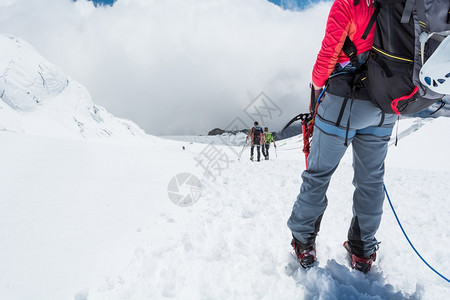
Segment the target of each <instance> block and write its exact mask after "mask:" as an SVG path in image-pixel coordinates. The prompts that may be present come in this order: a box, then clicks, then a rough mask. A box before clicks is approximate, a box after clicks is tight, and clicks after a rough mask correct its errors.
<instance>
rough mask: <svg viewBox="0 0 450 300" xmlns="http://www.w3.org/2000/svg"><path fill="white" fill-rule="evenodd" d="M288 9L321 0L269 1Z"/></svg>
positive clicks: (106, 1)
mask: <svg viewBox="0 0 450 300" xmlns="http://www.w3.org/2000/svg"><path fill="white" fill-rule="evenodd" d="M91 1H92V2H94V3H95V4H103V5H113V3H114V2H116V1H117V0H91ZM267 1H269V2H272V3H274V4H276V5H278V6H281V7H283V8H286V9H302V8H305V7H307V6H309V5H310V4H311V3H315V2H319V1H320V0H267Z"/></svg>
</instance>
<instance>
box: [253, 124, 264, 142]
mask: <svg viewBox="0 0 450 300" xmlns="http://www.w3.org/2000/svg"><path fill="white" fill-rule="evenodd" d="M263 132H264V131H263V129H262V127H260V126H255V127H253V144H254V145H259V144H260V143H261V134H262V133H263Z"/></svg>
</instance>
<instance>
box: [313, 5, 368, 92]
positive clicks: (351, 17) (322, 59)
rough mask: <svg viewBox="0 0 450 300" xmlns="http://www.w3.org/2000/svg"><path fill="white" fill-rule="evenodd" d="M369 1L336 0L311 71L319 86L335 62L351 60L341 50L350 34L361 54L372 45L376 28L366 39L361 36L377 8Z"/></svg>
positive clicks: (331, 70) (314, 81)
mask: <svg viewBox="0 0 450 300" xmlns="http://www.w3.org/2000/svg"><path fill="white" fill-rule="evenodd" d="M367 1H369V3H372V0H360V1H359V4H358V5H356V6H355V5H354V3H353V0H335V1H334V3H333V5H332V6H331V10H330V14H329V15H328V21H327V27H326V30H325V37H324V39H323V41H322V48H321V49H320V51H319V54H318V55H317V60H316V63H315V65H314V69H313V72H312V81H313V83H314V84H315V85H316V86H318V87H321V86H324V85H325V81H326V80H327V79H328V77H329V76H330V74H331V73H332V72H333V70H334V67H335V65H336V63H343V62H347V61H349V60H350V59H349V58H348V56H347V55H345V54H344V52H342V51H341V50H342V46H343V44H344V42H345V38H346V37H347V35H348V36H349V37H350V39H351V40H352V41H353V43H354V44H355V46H356V49H358V54H360V53H363V52H366V51H368V50H370V48H371V47H372V42H373V35H374V28H372V30H371V31H370V34H369V35H368V36H367V39H365V40H361V36H362V35H363V33H364V31H365V30H366V27H367V24H368V23H369V20H370V17H371V16H372V14H373V11H374V8H373V5H372V4H371V5H370V7H369V6H368V5H367ZM373 27H375V26H373Z"/></svg>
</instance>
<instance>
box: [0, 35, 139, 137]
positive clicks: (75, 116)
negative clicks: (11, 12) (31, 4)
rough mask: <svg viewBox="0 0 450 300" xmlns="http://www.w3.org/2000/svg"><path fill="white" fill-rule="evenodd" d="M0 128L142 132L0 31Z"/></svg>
mask: <svg viewBox="0 0 450 300" xmlns="http://www.w3.org/2000/svg"><path fill="white" fill-rule="evenodd" d="M0 97H1V98H0V130H4V131H14V132H23V133H29V134H36V135H45V136H48V135H50V136H60V137H66V138H80V137H82V138H99V137H134V136H141V137H142V136H144V132H143V131H142V130H141V129H140V128H139V127H138V126H137V125H136V124H134V123H133V122H131V121H128V120H124V119H120V118H116V117H114V116H112V115H111V114H109V113H108V112H107V111H106V110H105V109H104V108H102V107H100V106H98V105H95V104H94V103H93V102H92V100H91V97H90V95H89V92H88V91H87V90H86V88H85V87H84V86H82V85H81V84H80V83H78V82H77V81H75V80H73V79H72V78H70V77H69V76H68V75H66V74H65V73H64V71H63V70H61V69H60V68H59V67H57V66H55V65H53V64H52V63H50V62H48V61H47V60H45V59H44V58H43V57H42V56H41V55H39V54H38V53H37V52H36V50H35V49H34V48H33V47H32V46H30V45H29V44H28V43H27V42H25V41H24V40H22V39H20V38H17V37H14V36H10V35H0Z"/></svg>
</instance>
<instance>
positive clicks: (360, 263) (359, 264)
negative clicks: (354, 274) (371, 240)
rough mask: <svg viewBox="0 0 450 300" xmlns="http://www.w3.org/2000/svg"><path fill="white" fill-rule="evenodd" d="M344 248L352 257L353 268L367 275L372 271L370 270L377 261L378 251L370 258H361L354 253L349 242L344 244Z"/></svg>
mask: <svg viewBox="0 0 450 300" xmlns="http://www.w3.org/2000/svg"><path fill="white" fill-rule="evenodd" d="M344 248H345V249H346V250H347V251H348V254H349V255H350V260H351V264H352V268H353V269H355V270H358V271H361V272H364V273H367V272H369V271H370V268H371V267H372V263H373V262H374V261H375V259H376V257H377V255H376V252H375V251H376V250H377V249H376V250H375V251H374V252H373V253H372V254H371V255H370V256H369V257H359V256H356V255H355V254H353V253H352V249H351V247H350V245H349V243H348V241H345V242H344Z"/></svg>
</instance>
